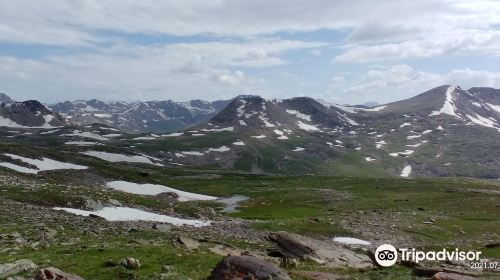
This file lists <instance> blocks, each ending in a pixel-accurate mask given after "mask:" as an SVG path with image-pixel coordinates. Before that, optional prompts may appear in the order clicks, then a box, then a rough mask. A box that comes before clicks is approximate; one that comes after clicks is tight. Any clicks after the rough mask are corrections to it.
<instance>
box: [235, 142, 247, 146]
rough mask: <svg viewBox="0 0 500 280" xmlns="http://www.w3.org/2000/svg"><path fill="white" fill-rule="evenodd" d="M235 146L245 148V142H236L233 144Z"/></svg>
mask: <svg viewBox="0 0 500 280" xmlns="http://www.w3.org/2000/svg"><path fill="white" fill-rule="evenodd" d="M233 145H235V146H245V142H242V141H236V142H234V143H233Z"/></svg>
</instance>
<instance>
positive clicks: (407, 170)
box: [399, 165, 411, 177]
mask: <svg viewBox="0 0 500 280" xmlns="http://www.w3.org/2000/svg"><path fill="white" fill-rule="evenodd" d="M410 174H411V166H410V165H407V166H405V167H404V168H403V170H402V171H401V175H399V176H401V177H409V176H410Z"/></svg>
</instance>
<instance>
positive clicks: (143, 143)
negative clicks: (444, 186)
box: [2, 86, 500, 179]
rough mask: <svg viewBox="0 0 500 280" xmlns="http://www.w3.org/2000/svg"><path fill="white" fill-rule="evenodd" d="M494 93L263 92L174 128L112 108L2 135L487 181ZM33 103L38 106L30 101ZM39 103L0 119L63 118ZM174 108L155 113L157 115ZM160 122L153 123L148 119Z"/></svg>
mask: <svg viewBox="0 0 500 280" xmlns="http://www.w3.org/2000/svg"><path fill="white" fill-rule="evenodd" d="M497 92H498V91H495V90H492V89H485V88H474V89H471V90H470V91H468V90H463V89H461V88H460V87H457V86H441V87H437V88H434V89H432V90H429V91H427V92H424V93H422V94H420V95H417V96H415V97H413V98H410V99H407V100H402V101H397V102H393V103H389V104H385V105H380V106H377V107H371V108H369V107H366V106H345V105H339V104H333V103H328V102H324V101H321V100H314V99H311V98H307V97H300V98H291V99H285V100H277V99H273V100H266V99H264V98H261V97H259V96H239V97H237V98H235V99H233V100H231V101H230V102H229V103H228V104H227V106H225V108H223V109H222V110H221V111H220V112H218V113H216V112H214V111H213V110H215V109H213V106H215V105H209V103H206V102H200V103H199V104H198V105H196V106H194V105H195V103H190V104H191V105H192V106H194V107H196V108H198V109H199V108H201V107H203V105H206V106H207V107H205V109H203V110H204V112H207V114H215V115H214V116H213V117H212V118H211V119H209V120H207V121H205V122H202V123H199V124H198V125H194V126H192V127H190V128H188V129H184V130H179V131H178V132H175V133H143V134H128V133H126V132H123V131H121V130H120V129H117V128H116V127H117V126H118V127H119V124H118V125H117V124H116V123H114V122H113V120H114V118H115V117H116V118H120V117H117V116H122V114H121V113H116V114H115V115H112V116H111V117H109V118H107V121H106V123H107V124H106V125H104V124H99V123H95V124H94V125H85V126H79V125H74V124H72V125H67V126H65V127H61V128H58V129H57V131H55V132H53V133H50V135H47V134H45V133H46V132H43V131H12V129H9V130H7V131H4V132H2V134H3V135H4V136H6V137H9V140H8V141H14V142H15V141H25V142H29V143H35V145H43V143H46V142H48V143H51V145H56V144H55V143H57V145H61V146H62V147H73V149H77V150H79V151H81V152H83V153H90V154H94V155H101V156H102V154H99V153H101V152H102V151H105V152H109V151H113V154H114V155H109V154H105V155H104V157H123V156H124V155H127V156H131V157H137V156H138V157H144V155H146V158H147V157H151V158H149V161H151V162H152V163H156V164H167V165H171V166H204V167H211V168H212V167H213V168H223V169H231V170H240V171H251V172H256V173H280V174H283V173H291V174H297V173H299V174H320V175H336V176H367V177H387V176H398V177H436V176H437V177H443V176H460V177H480V178H495V179H496V178H499V174H500V141H499V140H500V125H499V124H500V115H499V114H500V113H499V111H498V107H496V105H495V102H496V101H495V100H496V95H495V94H497ZM31 103H32V101H29V102H24V103H13V104H25V107H26V108H31V107H30V106H28V105H29V104H31ZM161 104H164V103H162V102H151V103H148V102H146V103H138V104H136V106H135V107H133V108H134V110H132V111H133V112H135V113H137V112H141V114H146V115H147V114H149V113H151V114H152V115H154V114H156V113H157V112H158V110H157V108H159V107H161V106H163V105H161ZM165 104H170V105H171V106H173V107H172V108H176V109H175V110H178V111H175V110H174V111H172V112H174V113H175V114H178V113H179V112H187V111H186V110H187V109H186V108H185V106H186V105H182V106H181V105H176V104H175V103H172V102H166V103H165ZM211 104H213V103H211ZM66 105H67V108H66V107H65V108H62V107H61V108H59V110H66V111H71V110H80V109H81V110H85V111H86V112H90V111H92V110H93V111H92V112H103V111H104V110H107V112H123V110H124V109H123V108H125V107H126V106H128V105H127V104H123V103H119V102H117V103H103V102H99V101H92V102H85V103H82V104H80V105H78V106H77V107H72V106H74V104H72V103H68V104H66ZM9 106H13V105H9ZM9 106H7V105H5V106H4V107H5V108H10V107H9ZM16 106H17V105H16ZM33 106H34V105H33ZM37 106H43V105H41V104H39V103H38V105H37ZM59 106H63V105H62V104H59ZM165 106H166V105H165ZM211 106H212V107H211ZM217 106H218V105H217ZM35 107H36V106H35ZM194 107H193V108H194ZM12 108H14V107H12ZM68 108H80V109H68ZM138 108H142V109H138ZM154 108H156V109H154ZM198 109H197V110H198ZM4 110H5V109H4ZM191 110H194V109H191ZM199 110H201V109H199ZM203 110H202V111H203ZM18 111H19V110H18ZM39 111H40V113H38V111H37V109H31V111H30V112H31V115H29V114H22V115H23V116H24V117H23V118H33V121H31V122H27V121H25V120H21V119H19V117H15V116H11V117H9V118H6V119H5V120H9V121H13V122H14V123H15V124H16V125H9V124H10V123H6V124H4V126H11V127H12V126H19V125H18V124H24V126H31V127H33V126H37V127H43V126H46V125H47V124H45V123H43V122H42V120H46V119H47V120H50V121H51V123H50V125H56V124H55V123H52V122H54V121H55V120H57V121H59V122H60V123H59V124H63V123H62V121H63V120H62V119H61V118H60V117H57V114H55V115H52V114H51V112H50V110H48V109H45V110H42V109H40V110H39ZM208 112H211V113H208ZM174 113H168V112H166V111H165V114H164V115H167V114H174ZM85 114H89V119H88V120H90V119H91V118H94V117H90V114H92V115H93V116H95V115H98V116H101V117H104V116H102V115H101V113H85ZM85 114H82V115H85ZM102 114H104V113H102ZM127 114H128V113H127ZM179 114H180V113H179ZM110 115H111V114H110ZM152 115H148V116H152ZM199 116H200V115H199ZM205 116H207V115H205ZM140 118H142V117H140ZM186 118H187V116H186V117H185V119H186ZM34 119H37V120H38V122H36V123H35V122H34ZM177 120H178V119H177ZM191 120H194V119H191ZM17 121H18V122H19V123H18V122H17ZM164 121H165V120H164ZM89 122H90V121H89ZM92 122H93V121H92ZM28 123H29V125H28ZM160 123H163V121H158V123H157V124H158V125H159V124H160ZM147 125H149V122H148V123H147ZM57 126H59V125H57ZM27 135H29V136H27ZM21 136H22V137H21Z"/></svg>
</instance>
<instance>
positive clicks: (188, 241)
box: [175, 236, 200, 250]
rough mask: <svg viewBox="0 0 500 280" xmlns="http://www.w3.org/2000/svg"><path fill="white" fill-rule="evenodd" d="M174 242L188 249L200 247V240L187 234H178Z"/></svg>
mask: <svg viewBox="0 0 500 280" xmlns="http://www.w3.org/2000/svg"><path fill="white" fill-rule="evenodd" d="M175 242H176V243H177V244H179V245H182V246H184V247H185V248H186V249H188V250H195V249H198V247H200V242H198V241H197V240H194V239H192V238H191V237H187V236H178V237H177V240H176V241H175Z"/></svg>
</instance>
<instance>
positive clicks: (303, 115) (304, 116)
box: [286, 109, 311, 122]
mask: <svg viewBox="0 0 500 280" xmlns="http://www.w3.org/2000/svg"><path fill="white" fill-rule="evenodd" d="M286 112H287V113H288V114H290V115H294V116H296V117H297V118H299V119H303V120H306V121H309V122H310V121H311V116H310V115H306V114H302V113H301V112H299V111H297V110H289V109H287V110H286Z"/></svg>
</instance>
